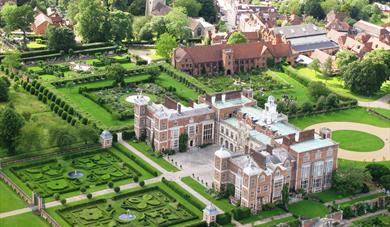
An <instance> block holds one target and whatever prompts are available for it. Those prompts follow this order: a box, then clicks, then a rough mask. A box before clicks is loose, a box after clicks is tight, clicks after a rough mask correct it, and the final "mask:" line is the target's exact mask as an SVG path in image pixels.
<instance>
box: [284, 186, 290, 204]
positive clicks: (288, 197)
mask: <svg viewBox="0 0 390 227" xmlns="http://www.w3.org/2000/svg"><path fill="white" fill-rule="evenodd" d="M289 200H290V195H289V191H288V185H287V184H284V185H283V189H282V204H283V206H284V209H285V210H288V202H289Z"/></svg>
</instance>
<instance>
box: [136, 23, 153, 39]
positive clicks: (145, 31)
mask: <svg viewBox="0 0 390 227" xmlns="http://www.w3.org/2000/svg"><path fill="white" fill-rule="evenodd" d="M138 39H140V40H145V41H151V40H153V30H152V26H151V24H145V26H143V27H142V28H141V30H140V31H139V33H138Z"/></svg>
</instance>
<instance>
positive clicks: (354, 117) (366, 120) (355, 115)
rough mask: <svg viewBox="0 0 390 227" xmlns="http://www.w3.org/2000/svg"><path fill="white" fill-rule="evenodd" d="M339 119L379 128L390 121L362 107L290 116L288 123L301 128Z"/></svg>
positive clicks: (389, 126)
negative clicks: (303, 115) (296, 116)
mask: <svg viewBox="0 0 390 227" xmlns="http://www.w3.org/2000/svg"><path fill="white" fill-rule="evenodd" d="M341 121H346V122H355V123H362V124H369V125H373V126H377V127H381V128H390V121H387V120H385V119H383V118H380V117H378V116H376V115H374V114H371V113H369V112H367V110H366V109H364V108H353V109H348V110H340V111H335V112H330V113H324V114H316V115H310V116H307V117H298V118H292V119H290V120H289V122H290V123H292V124H293V125H295V126H297V127H299V128H301V129H304V128H307V127H308V126H310V125H314V124H318V123H323V122H341Z"/></svg>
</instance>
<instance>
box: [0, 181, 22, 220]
mask: <svg viewBox="0 0 390 227" xmlns="http://www.w3.org/2000/svg"><path fill="white" fill-rule="evenodd" d="M0 195H1V196H0V213H2V212H6V211H11V210H16V209H20V208H25V207H27V204H26V203H25V202H24V201H23V200H22V199H21V198H20V197H19V196H18V195H17V194H16V193H15V192H14V191H13V190H12V189H11V187H9V186H8V185H7V184H5V183H4V181H2V180H0ZM0 220H1V219H0Z"/></svg>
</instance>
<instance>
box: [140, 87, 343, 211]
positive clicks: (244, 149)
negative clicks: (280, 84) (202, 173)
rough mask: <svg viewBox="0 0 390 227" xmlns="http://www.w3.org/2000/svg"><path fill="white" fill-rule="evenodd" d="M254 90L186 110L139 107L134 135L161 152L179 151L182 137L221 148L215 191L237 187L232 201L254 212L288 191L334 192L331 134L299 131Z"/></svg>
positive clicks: (208, 98) (210, 98)
mask: <svg viewBox="0 0 390 227" xmlns="http://www.w3.org/2000/svg"><path fill="white" fill-rule="evenodd" d="M252 95H253V93H252V90H250V89H249V90H244V91H242V92H240V91H230V92H223V93H216V94H213V95H204V96H200V97H199V99H198V103H199V104H197V103H190V106H189V107H184V106H182V105H181V104H180V103H176V102H174V101H173V100H171V99H169V98H168V99H166V101H165V103H164V105H161V104H154V103H148V102H146V99H145V98H144V97H143V96H142V95H139V97H138V98H137V99H136V103H135V108H134V109H135V126H134V129H135V133H136V136H137V138H140V137H143V136H145V137H146V140H147V141H149V142H151V143H153V144H154V147H155V149H156V150H158V151H164V150H166V149H174V150H177V149H178V146H179V137H180V135H181V134H183V133H187V134H188V147H190V149H191V147H194V146H199V145H202V144H209V143H217V144H220V145H221V149H219V150H218V151H216V152H215V167H214V168H215V170H214V183H213V185H214V187H215V189H216V190H218V191H219V190H224V189H226V187H227V185H228V184H233V185H234V186H235V195H234V197H233V198H232V200H233V201H235V202H240V204H241V206H244V207H250V208H251V209H252V210H253V211H257V210H261V208H262V205H264V204H267V203H270V202H275V201H278V200H280V199H281V192H282V189H283V186H284V185H285V184H287V185H288V187H289V188H290V189H295V190H299V189H302V190H304V191H306V192H320V191H323V190H325V189H328V188H330V187H331V176H332V173H333V171H334V170H335V169H336V167H337V151H338V144H337V143H335V142H334V141H332V140H331V139H330V138H331V131H330V130H329V129H326V128H324V129H321V131H320V132H319V133H318V134H317V133H315V132H314V130H307V131H300V130H299V129H297V128H295V127H294V126H292V125H290V124H289V123H288V119H287V116H285V115H283V114H280V113H278V112H277V110H276V106H277V105H276V103H275V100H274V98H273V97H272V96H271V97H269V98H268V101H267V103H266V104H265V108H264V109H260V108H258V107H257V106H256V101H255V100H253V97H252Z"/></svg>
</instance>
